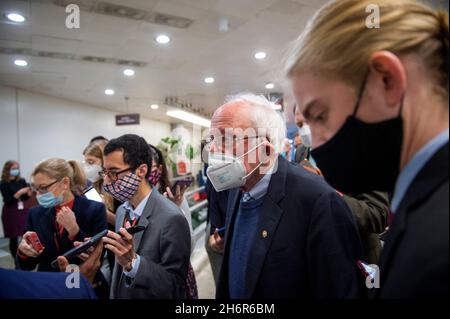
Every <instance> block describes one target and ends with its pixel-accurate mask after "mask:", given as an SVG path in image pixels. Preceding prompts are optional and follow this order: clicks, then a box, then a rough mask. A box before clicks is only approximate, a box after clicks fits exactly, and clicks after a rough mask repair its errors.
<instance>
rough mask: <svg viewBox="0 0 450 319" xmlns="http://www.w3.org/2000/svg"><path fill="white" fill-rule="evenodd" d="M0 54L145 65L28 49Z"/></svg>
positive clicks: (128, 61) (6, 51)
mask: <svg viewBox="0 0 450 319" xmlns="http://www.w3.org/2000/svg"><path fill="white" fill-rule="evenodd" d="M0 53H1V54H13V55H23V56H35V57H43V58H51V59H62V60H72V61H87V62H96V63H106V64H117V65H129V66H135V67H144V66H146V65H147V63H146V62H141V61H133V60H124V59H116V58H105V57H98V56H89V55H77V54H70V53H61V52H49V51H37V50H30V49H16V48H5V47H0Z"/></svg>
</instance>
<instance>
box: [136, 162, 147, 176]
mask: <svg viewBox="0 0 450 319" xmlns="http://www.w3.org/2000/svg"><path fill="white" fill-rule="evenodd" d="M147 171H148V167H147V164H141V165H140V166H139V167H138V168H137V170H136V175H137V176H139V177H141V178H145V176H146V175H147Z"/></svg>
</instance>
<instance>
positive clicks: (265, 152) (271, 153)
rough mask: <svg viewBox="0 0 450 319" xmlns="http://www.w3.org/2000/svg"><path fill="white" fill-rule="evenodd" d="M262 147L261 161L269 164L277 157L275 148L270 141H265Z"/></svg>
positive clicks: (260, 152)
mask: <svg viewBox="0 0 450 319" xmlns="http://www.w3.org/2000/svg"><path fill="white" fill-rule="evenodd" d="M261 146H262V147H261V148H260V151H259V160H260V161H261V162H263V164H267V162H268V161H269V160H270V159H272V158H274V157H275V155H276V151H275V147H274V146H273V144H272V143H270V142H269V141H268V140H265V141H264V142H263V143H262V145H261Z"/></svg>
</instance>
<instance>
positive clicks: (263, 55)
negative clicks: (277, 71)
mask: <svg viewBox="0 0 450 319" xmlns="http://www.w3.org/2000/svg"><path fill="white" fill-rule="evenodd" d="M266 56H267V54H266V52H262V51H261V52H256V53H255V59H258V60H262V59H265V58H266Z"/></svg>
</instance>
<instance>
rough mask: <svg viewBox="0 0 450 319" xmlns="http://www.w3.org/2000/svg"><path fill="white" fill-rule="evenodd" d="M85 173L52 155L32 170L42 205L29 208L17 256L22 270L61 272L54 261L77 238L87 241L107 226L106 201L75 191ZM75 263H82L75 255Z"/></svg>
mask: <svg viewBox="0 0 450 319" xmlns="http://www.w3.org/2000/svg"><path fill="white" fill-rule="evenodd" d="M83 176H84V173H83V171H82V169H81V168H80V167H79V165H78V163H77V162H76V161H66V160H64V159H60V158H50V159H47V160H44V161H42V162H40V163H39V164H37V165H36V167H35V168H34V169H33V172H32V173H31V177H32V184H31V189H32V190H33V191H34V192H36V194H37V200H38V202H39V206H36V207H33V208H31V209H30V211H29V215H28V220H27V225H26V229H25V230H26V233H25V234H24V235H23V238H22V241H21V242H20V244H19V248H18V251H17V256H16V265H17V266H18V268H19V269H23V270H33V269H34V268H35V267H36V265H37V266H38V268H37V270H38V271H58V269H55V268H53V267H52V266H51V262H52V261H53V260H55V259H56V258H57V257H58V256H59V255H62V254H63V253H65V252H66V251H68V250H70V249H72V248H73V244H74V241H80V242H82V241H84V239H85V238H86V237H91V236H93V235H95V234H97V233H99V232H100V231H102V230H104V229H106V227H107V223H106V212H105V206H104V205H103V204H102V203H98V202H95V201H91V200H88V199H87V198H85V197H82V196H79V195H77V194H76V193H75V187H76V186H77V185H80V183H81V181H82V180H83ZM33 233H35V234H36V235H37V236H38V238H39V240H40V242H41V244H42V246H43V249H41V250H40V251H36V250H35V248H33V246H32V245H31V244H30V237H31V236H33ZM71 263H75V264H78V263H80V260H79V259H78V258H74V259H73V260H71Z"/></svg>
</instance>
